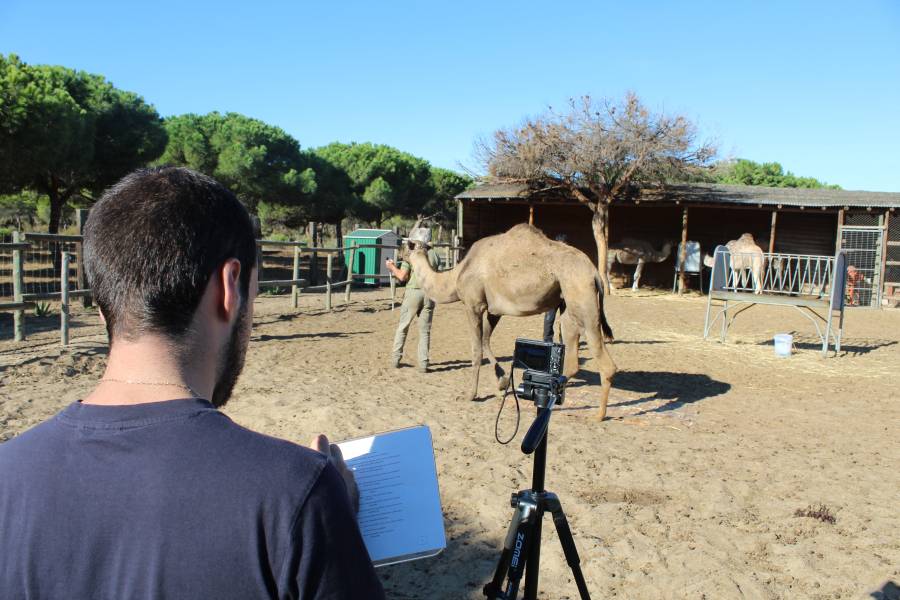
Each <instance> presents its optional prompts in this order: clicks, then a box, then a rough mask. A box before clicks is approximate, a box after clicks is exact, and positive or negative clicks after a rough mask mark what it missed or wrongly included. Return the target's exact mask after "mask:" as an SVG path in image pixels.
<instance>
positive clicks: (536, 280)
mask: <svg viewBox="0 0 900 600" xmlns="http://www.w3.org/2000/svg"><path fill="white" fill-rule="evenodd" d="M402 253H403V255H404V256H405V257H407V258H406V260H408V261H409V262H410V264H411V265H412V268H413V270H414V271H415V272H416V273H417V274H418V277H419V282H420V283H421V285H422V288H423V289H424V290H425V294H426V295H427V296H428V297H429V298H431V299H432V300H434V301H435V302H437V303H438V304H444V303H449V302H457V301H462V302H463V304H465V305H466V308H467V311H466V315H467V317H468V320H469V328H470V331H471V336H472V374H473V375H472V388H471V391H470V393H469V396H468V397H469V399H470V400H471V399H474V398H475V397H476V396H477V394H478V374H479V371H480V368H481V360H482V357H483V355H484V354H485V353H486V354H487V358H488V362H489V363H490V364H491V366H492V367H493V368H494V373H495V375H496V376H497V383H498V386H499V388H500V389H501V390H503V389H506V386H507V383H508V379H507V377H506V375H505V374H504V372H503V369H502V368H501V367H500V365H498V364H497V358H496V357H495V356H494V353H493V351H492V350H491V346H490V339H491V333H493V331H494V328H495V327H497V323H498V322H499V321H500V317H501V316H503V315H508V316H513V317H526V316H529V315H537V314H541V313H545V312H547V311H548V310H551V309H556V308H557V307H558V306H560V303H561V302H562V301H563V300H564V301H565V312H563V314H562V316H561V317H560V330H561V332H562V338H563V342H564V343H565V344H566V349H567V352H566V358H565V364H564V365H563V374H564V375H565V376H566V377H572V376H573V375H575V373H577V372H578V339H579V336H580V334H581V333H582V332H583V333H584V335H585V337H586V338H587V342H588V346H589V347H590V350H591V353H592V354H593V355H594V360H595V361H596V363H597V367H598V371H599V372H600V376H601V378H602V381H601V399H600V414H599V416H600V419H601V420H602V419H603V418H604V417H605V416H606V404H607V402H608V400H609V390H610V387H611V386H612V377H613V375H615V373H616V365H615V363H614V362H613V360H612V357H611V356H610V355H609V351H608V350H607V348H606V344H605V343H604V335H606V336H607V337H610V338H611V337H612V330H611V329H610V328H609V325H608V323H607V322H606V316H605V315H604V313H603V292H602V290H603V286H602V284H601V282H600V276H599V273H598V272H597V269H596V268H594V264H593V263H592V262H591V260H590V259H589V258H588V257H587V255H585V254H584V253H583V252H581V251H580V250H577V249H576V248H573V247H572V246H569V245H567V244H564V243H562V242H556V241H553V240H550V239H549V238H547V236H545V235H544V234H543V233H541V231H540V230H539V229H536V228H535V227H532V226H531V225H525V224H521V225H516V226H515V227H513V228H512V229H510V230H509V231H507V232H506V233H501V234H499V235H492V236H490V237H486V238H483V239H481V240H478V241H477V242H475V243H474V244H472V247H471V248H470V249H469V252H468V253H467V254H466V257H465V258H464V259H463V260H462V261H461V262H460V263H459V264H458V265H457V266H456V268H454V269H452V270H450V271H442V272H438V271H435V270H434V269H432V267H431V265H430V264H429V263H428V259H427V257H426V255H425V251H424V250H422V249H416V250H413V249H412V248H411V247H410V246H405V247H404V249H403V252H402ZM485 315H487V316H486V318H485Z"/></svg>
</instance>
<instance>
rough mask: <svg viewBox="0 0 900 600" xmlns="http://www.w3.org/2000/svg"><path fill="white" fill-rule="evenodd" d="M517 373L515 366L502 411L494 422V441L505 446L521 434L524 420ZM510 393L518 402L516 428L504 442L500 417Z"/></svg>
mask: <svg viewBox="0 0 900 600" xmlns="http://www.w3.org/2000/svg"><path fill="white" fill-rule="evenodd" d="M515 373H516V367H515V365H513V366H512V367H510V369H509V382H508V383H507V384H506V390H505V391H504V392H503V400H501V401H500V409H499V410H498V411H497V418H496V420H494V439H496V440H497V441H498V442H499V443H501V444H503V445H504V446H505V445H506V444H508V443H510V442H511V441H513V440H514V439H515V437H516V434H518V433H519V421H520V419H521V418H522V409H521V408H520V407H519V396H518V395H516V382H515ZM510 392H511V393H512V395H513V398H515V400H516V428H515V429H514V430H513V432H512V435H511V436H509V439H508V440H506V441H503V440H501V439H500V415H501V414H503V407H504V406H505V405H506V399H507V398H508V397H509V394H510Z"/></svg>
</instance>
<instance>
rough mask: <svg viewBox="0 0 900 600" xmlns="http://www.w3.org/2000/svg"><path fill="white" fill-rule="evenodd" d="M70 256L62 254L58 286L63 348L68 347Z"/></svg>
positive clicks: (65, 253) (60, 332) (60, 330)
mask: <svg viewBox="0 0 900 600" xmlns="http://www.w3.org/2000/svg"><path fill="white" fill-rule="evenodd" d="M70 260H71V254H69V253H68V252H63V253H62V269H61V271H60V276H59V279H60V282H59V283H60V286H59V336H60V342H61V343H62V345H63V347H65V346H68V345H69V261H70Z"/></svg>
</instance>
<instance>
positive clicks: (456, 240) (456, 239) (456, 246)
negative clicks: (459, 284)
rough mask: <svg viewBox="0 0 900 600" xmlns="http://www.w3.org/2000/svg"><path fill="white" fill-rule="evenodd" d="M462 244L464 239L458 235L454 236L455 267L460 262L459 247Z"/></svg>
mask: <svg viewBox="0 0 900 600" xmlns="http://www.w3.org/2000/svg"><path fill="white" fill-rule="evenodd" d="M460 246H462V239H460V237H459V236H458V235H456V236H453V267H454V268H455V267H456V265H458V264H459V248H460Z"/></svg>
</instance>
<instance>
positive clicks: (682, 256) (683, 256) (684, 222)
mask: <svg viewBox="0 0 900 600" xmlns="http://www.w3.org/2000/svg"><path fill="white" fill-rule="evenodd" d="M687 239H688V207H687V206H685V207H684V209H683V210H682V212H681V249H680V250H679V258H678V260H679V262H680V264H679V265H678V293H679V295H680V294H684V287H685V283H686V282H685V277H684V263H685V261H686V260H687ZM701 277H702V274H701ZM701 287H702V284H701Z"/></svg>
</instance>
